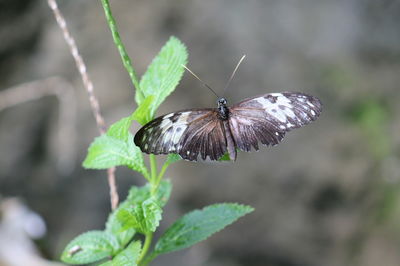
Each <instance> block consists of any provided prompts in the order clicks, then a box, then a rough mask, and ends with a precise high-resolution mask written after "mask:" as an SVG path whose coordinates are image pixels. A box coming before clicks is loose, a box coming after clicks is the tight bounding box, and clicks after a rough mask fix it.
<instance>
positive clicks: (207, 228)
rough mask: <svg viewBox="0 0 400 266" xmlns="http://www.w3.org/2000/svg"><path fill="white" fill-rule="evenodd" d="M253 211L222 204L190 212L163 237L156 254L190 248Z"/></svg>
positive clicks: (248, 207) (231, 204)
mask: <svg viewBox="0 0 400 266" xmlns="http://www.w3.org/2000/svg"><path fill="white" fill-rule="evenodd" d="M253 210H254V209H253V208H252V207H250V206H245V205H239V204H235V203H222V204H214V205H211V206H208V207H206V208H204V209H202V210H195V211H193V212H190V213H188V214H186V215H184V216H183V217H182V218H180V219H179V220H178V221H176V222H175V223H174V224H173V225H172V226H171V227H170V228H169V229H168V230H167V231H166V232H165V233H164V235H163V236H161V238H160V239H159V241H158V243H157V245H156V247H155V251H154V253H155V254H157V255H158V254H162V253H167V252H172V251H176V250H180V249H183V248H187V247H190V246H192V245H194V244H196V243H197V242H200V241H202V240H204V239H206V238H208V237H209V236H211V235H212V234H214V233H216V232H218V231H220V230H221V229H223V228H224V227H225V226H227V225H229V224H231V223H233V222H234V221H236V220H237V219H238V218H240V217H241V216H243V215H245V214H247V213H249V212H252V211H253Z"/></svg>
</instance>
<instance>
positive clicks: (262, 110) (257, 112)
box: [229, 92, 322, 151]
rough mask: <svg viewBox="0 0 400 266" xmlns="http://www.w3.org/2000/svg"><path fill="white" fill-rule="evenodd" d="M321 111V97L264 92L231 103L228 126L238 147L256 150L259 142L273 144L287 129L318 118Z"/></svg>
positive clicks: (281, 137) (279, 139) (276, 142)
mask: <svg viewBox="0 0 400 266" xmlns="http://www.w3.org/2000/svg"><path fill="white" fill-rule="evenodd" d="M321 110H322V104H321V102H320V100H319V99H317V98H316V97H313V96H310V95H307V94H304V93H298V92H283V93H270V94H264V95H261V96H257V97H254V98H249V99H245V100H243V101H241V102H239V103H237V104H235V105H233V106H232V107H231V108H230V109H229V111H230V118H229V126H230V129H231V132H232V136H233V138H234V141H235V143H236V145H237V147H238V148H239V149H241V150H243V151H250V150H251V146H253V147H254V149H255V150H258V142H259V141H260V142H261V143H262V144H264V145H276V144H278V143H279V142H280V141H281V140H282V139H283V137H284V136H285V133H286V132H288V131H290V130H291V129H293V128H298V127H301V126H303V125H306V124H308V123H310V122H312V121H314V120H315V119H317V118H318V116H319V115H320V113H321Z"/></svg>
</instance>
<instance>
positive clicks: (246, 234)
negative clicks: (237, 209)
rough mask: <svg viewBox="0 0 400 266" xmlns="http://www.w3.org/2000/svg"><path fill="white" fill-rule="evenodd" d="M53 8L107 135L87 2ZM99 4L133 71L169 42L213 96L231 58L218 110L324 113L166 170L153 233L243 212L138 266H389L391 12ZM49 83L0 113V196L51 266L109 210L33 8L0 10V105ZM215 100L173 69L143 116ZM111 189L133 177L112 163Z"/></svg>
mask: <svg viewBox="0 0 400 266" xmlns="http://www.w3.org/2000/svg"><path fill="white" fill-rule="evenodd" d="M59 2H60V3H59V4H60V8H61V10H62V12H63V13H64V15H65V17H66V20H67V22H68V24H69V27H70V30H71V32H72V34H73V35H74V37H75V38H76V41H77V44H78V47H79V49H80V50H81V53H82V55H83V57H84V59H85V60H86V63H87V65H88V71H89V74H90V75H91V77H92V79H93V82H94V85H95V92H96V94H97V96H98V98H99V101H100V104H101V108H102V113H103V115H104V116H105V119H106V122H107V123H108V124H111V123H113V122H115V121H116V120H118V119H119V118H121V117H122V116H126V115H127V114H129V113H130V112H131V111H132V110H133V109H134V107H135V103H134V91H133V88H132V86H131V84H130V80H129V77H128V75H127V73H126V72H125V70H124V68H123V66H122V64H121V62H120V58H119V55H118V53H117V51H116V49H115V47H114V45H113V42H112V38H111V35H110V32H109V29H108V26H107V24H106V21H105V18H104V14H103V10H102V7H101V4H100V2H99V1H87V0H75V1H59ZM111 5H112V9H113V12H114V15H115V17H116V19H117V22H118V25H119V28H120V33H121V36H122V39H123V41H124V42H125V44H126V46H127V49H128V52H129V54H130V56H131V58H132V60H133V63H134V65H135V67H136V69H137V71H138V73H144V71H145V69H146V66H147V65H148V64H149V63H150V62H151V60H152V58H153V57H154V56H155V54H156V53H157V52H158V51H159V49H160V48H161V47H162V45H163V44H164V43H165V42H166V40H167V39H168V38H169V36H170V35H174V36H177V37H178V38H179V39H181V40H182V41H183V42H184V43H185V44H186V45H187V47H188V50H189V67H191V69H192V70H193V71H195V72H196V73H197V74H198V75H199V76H200V77H201V78H202V79H203V80H205V81H206V82H207V83H209V84H210V85H211V86H212V87H213V88H214V89H215V90H217V91H221V90H222V88H223V87H224V85H225V83H226V81H227V79H228V77H229V75H230V73H231V71H232V69H233V67H234V66H235V64H236V63H237V61H238V60H239V58H240V57H241V56H242V55H243V54H246V55H247V58H246V60H245V61H244V63H243V64H242V66H241V67H240V69H239V71H238V73H237V75H236V77H235V79H234V80H233V82H232V84H231V86H230V88H229V91H228V93H227V98H228V101H229V102H230V103H234V102H236V101H239V100H241V99H243V98H245V97H249V96H253V95H258V94H262V93H267V92H279V91H285V90H291V91H303V92H306V93H310V94H312V95H315V96H317V97H319V98H320V99H321V100H322V101H323V103H324V110H323V114H322V116H321V117H320V119H319V120H318V121H317V122H315V123H313V124H311V125H309V126H307V127H305V128H302V129H299V130H295V131H293V132H291V133H289V134H287V136H286V138H285V139H284V141H283V142H282V144H280V145H278V146H276V147H273V148H268V149H267V148H264V149H262V150H261V151H260V152H258V153H255V152H254V153H240V154H239V155H238V161H237V162H236V163H234V164H230V163H220V164H210V163H190V162H179V163H177V164H175V165H174V166H173V167H171V168H170V169H169V170H168V173H167V175H168V177H170V178H171V180H172V182H173V184H174V191H173V194H172V198H171V201H170V203H169V204H168V205H167V209H166V211H165V212H164V217H165V218H164V220H163V222H162V226H161V227H162V228H161V231H162V230H163V228H166V227H167V226H168V225H169V224H171V223H172V222H173V221H174V220H175V219H177V218H178V217H180V216H181V215H182V214H183V213H185V212H187V211H189V210H191V209H194V208H201V207H203V206H205V205H208V204H211V203H215V202H228V201H229V202H230V201H235V202H240V203H244V204H249V205H252V206H254V207H255V208H256V211H255V212H254V213H252V214H251V215H249V216H247V217H245V218H243V219H241V220H240V221H239V222H237V223H236V224H234V225H232V226H230V227H228V228H227V229H225V230H224V231H222V232H220V233H219V234H217V235H215V236H213V237H212V238H210V239H208V240H207V241H206V242H203V243H201V244H199V245H197V246H195V247H193V248H191V249H188V250H184V251H181V252H177V253H173V254H170V255H166V256H162V257H160V258H158V259H157V260H156V261H154V263H153V265H158V266H161V265H163V266H168V265H185V266H198V265H207V266H300V265H301V266H317V265H327V266H336V265H355V266H358V265H362V266H369V265H371V266H376V265H385V266H391V265H393V266H395V265H399V263H400V255H399V254H400V253H399V252H398V250H399V247H400V226H399V224H400V223H399V221H400V198H399V197H398V195H399V193H400V184H399V182H400V180H399V178H400V169H399V167H400V163H399V154H400V134H398V132H399V131H400V116H399V114H400V105H399V104H398V103H399V101H400V94H399V84H400V75H399V73H400V72H399V71H400V31H399V28H400V16H399V14H400V1H398V0H382V1H375V0H362V1H361V0H352V1H348V0H343V1H333V0H331V1H316V0H304V1H295V0H287V1H262V0H251V1H239V0H235V1H228V0H217V1H201V0H194V1H181V0H169V1H145V0H136V1H129V0H119V1H111ZM53 76H58V77H62V78H63V79H64V80H66V81H67V82H69V83H71V84H72V86H73V89H71V88H69V87H68V86H64V92H65V91H67V92H65V93H60V94H57V95H58V97H54V96H47V97H41V98H39V99H36V100H33V101H29V102H26V103H22V104H18V105H9V106H7V105H4V104H3V106H1V105H0V108H2V109H1V110H0V194H1V196H2V198H3V199H4V200H5V199H7V198H9V197H18V198H19V199H20V200H22V201H23V202H25V204H26V205H27V206H29V208H30V209H32V210H34V211H35V212H37V213H39V214H40V215H41V216H42V217H43V219H44V221H45V222H46V224H47V234H46V235H45V236H44V237H43V238H42V239H40V240H38V241H36V244H37V246H38V247H39V249H40V251H41V252H42V254H43V256H44V257H46V258H48V259H49V260H58V259H59V255H60V253H61V251H62V249H63V248H64V246H65V245H66V244H67V243H68V241H69V240H71V239H72V238H73V237H74V236H76V235H78V234H80V233H82V232H84V231H86V230H91V229H102V227H103V225H104V222H105V219H106V217H107V214H108V213H109V211H110V202H109V192H108V186H107V180H106V173H105V172H104V171H87V170H84V169H83V168H82V167H81V166H80V164H81V162H82V160H83V159H84V157H85V155H86V149H87V147H88V145H89V144H90V142H91V141H92V139H93V138H94V137H95V136H97V134H98V133H97V128H96V124H95V120H94V118H93V116H92V113H91V110H90V108H89V102H88V97H87V95H86V92H85V90H84V89H83V85H82V82H81V79H80V76H79V75H78V72H77V69H76V67H75V65H74V63H73V60H72V57H71V55H70V54H69V52H68V49H67V46H66V44H65V43H64V41H63V38H62V35H61V32H60V30H59V28H58V27H57V26H56V23H55V20H54V17H53V16H52V14H51V12H50V10H49V8H48V7H47V5H46V1H39V0H29V1H28V0H2V1H1V2H0V97H2V94H1V93H2V92H4V91H5V89H7V88H10V87H14V86H17V87H18V86H19V85H20V84H22V83H26V82H31V81H35V80H43V79H46V78H48V77H53ZM20 96H21V95H20ZM22 96H26V95H22ZM1 100H2V99H1V98H0V103H1ZM215 100H216V99H215V96H214V95H213V94H212V93H210V92H209V91H208V90H206V89H204V88H203V87H202V86H201V84H200V83H199V82H198V81H197V80H195V79H194V78H193V77H191V76H190V75H188V74H185V76H184V78H183V80H182V82H181V84H180V85H179V86H178V88H177V89H176V91H175V92H174V93H173V94H172V95H171V96H170V97H169V98H168V99H167V101H166V102H165V103H164V104H163V105H162V106H161V108H160V109H159V111H158V114H163V113H165V112H170V111H176V110H179V109H181V108H192V107H210V106H214V105H215ZM137 129H138V125H135V126H134V127H133V129H132V130H133V131H136V130H137ZM60 134H61V135H60ZM117 182H118V189H119V193H120V196H121V198H124V197H125V196H126V193H127V191H128V189H129V187H130V186H131V185H133V184H136V185H137V184H142V183H143V180H142V179H141V177H140V176H139V175H136V174H132V173H131V172H130V171H128V170H126V169H123V168H120V169H118V170H117ZM0 249H1V246H0ZM0 254H1V252H0ZM0 265H3V264H1V261H0Z"/></svg>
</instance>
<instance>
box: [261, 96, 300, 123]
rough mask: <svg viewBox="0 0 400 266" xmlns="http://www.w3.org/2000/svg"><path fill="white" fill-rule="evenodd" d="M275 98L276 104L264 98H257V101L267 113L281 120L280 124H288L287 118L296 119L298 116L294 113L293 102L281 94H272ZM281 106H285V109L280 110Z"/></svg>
mask: <svg viewBox="0 0 400 266" xmlns="http://www.w3.org/2000/svg"><path fill="white" fill-rule="evenodd" d="M270 95H271V96H273V97H276V101H275V103H273V102H271V101H269V100H268V99H265V98H264V97H259V98H256V99H255V100H256V101H257V102H258V103H259V104H261V105H262V107H263V108H264V109H265V111H266V112H267V113H268V114H269V115H271V116H273V117H274V118H276V119H277V120H279V121H280V122H286V121H287V118H288V117H290V118H292V119H296V114H295V113H294V112H293V111H292V109H293V105H292V103H291V100H290V99H289V98H287V97H286V96H284V95H283V94H281V93H271V94H270ZM279 106H284V107H285V108H283V110H282V108H279Z"/></svg>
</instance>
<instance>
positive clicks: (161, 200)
mask: <svg viewBox="0 0 400 266" xmlns="http://www.w3.org/2000/svg"><path fill="white" fill-rule="evenodd" d="M171 189H172V184H171V182H170V181H169V180H162V181H161V183H160V185H159V187H158V190H157V194H156V195H155V198H156V200H157V203H158V205H159V206H160V207H164V206H165V204H166V203H167V201H168V199H169V196H170V194H171ZM150 190H151V187H150V184H148V183H147V184H146V185H145V186H142V187H135V186H133V187H131V189H130V190H129V194H128V197H127V201H128V202H129V204H131V205H133V206H135V205H137V204H141V203H142V202H143V201H145V200H147V199H149V198H151V197H152V195H151V192H150Z"/></svg>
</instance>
